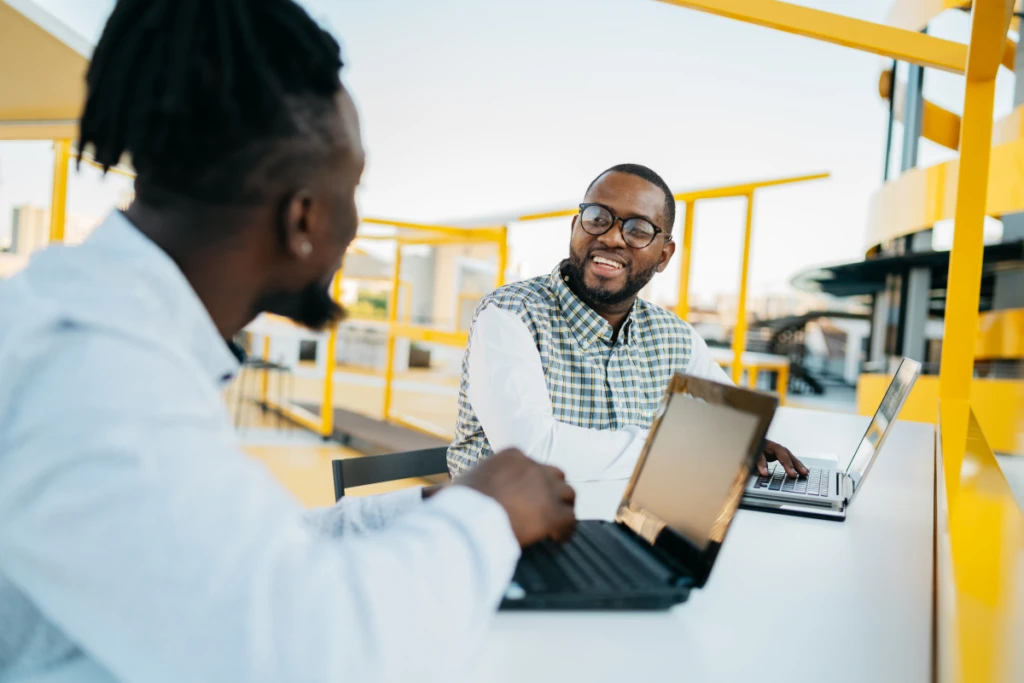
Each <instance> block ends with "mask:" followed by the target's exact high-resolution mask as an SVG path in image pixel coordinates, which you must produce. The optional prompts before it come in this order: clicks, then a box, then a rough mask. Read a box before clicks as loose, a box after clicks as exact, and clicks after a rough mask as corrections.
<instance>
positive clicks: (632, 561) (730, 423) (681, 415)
mask: <svg viewBox="0 0 1024 683" xmlns="http://www.w3.org/2000/svg"><path fill="white" fill-rule="evenodd" d="M777 406H778V400H777V399H776V398H775V397H774V396H769V395H765V394H759V393H756V392H752V391H748V390H745V389H740V388H737V387H731V386H725V385H722V384H717V383H715V382H710V381H708V380H703V379H698V378H695V377H690V376H687V375H678V374H677V375H676V376H675V377H674V378H673V379H672V381H671V383H670V384H669V387H668V390H667V391H666V393H665V398H664V399H663V400H662V404H661V407H660V408H659V410H658V415H657V417H656V418H655V420H654V424H653V425H652V427H651V431H650V434H649V435H648V437H647V443H646V444H645V445H644V450H643V452H642V453H641V455H640V459H639V460H638V461H637V465H636V468H635V469H634V470H633V476H632V478H631V479H630V481H629V485H628V486H627V487H626V492H625V493H624V494H623V496H622V502H621V503H620V504H619V509H618V512H617V514H616V515H615V521H614V522H605V521H597V520H584V521H581V522H580V523H579V528H578V529H577V531H576V534H575V536H574V537H573V539H572V541H570V542H569V543H566V544H557V543H554V542H552V541H544V542H541V543H537V544H535V545H532V546H530V547H528V548H526V549H525V550H524V551H523V556H522V558H521V559H520V560H519V565H518V566H517V567H516V572H515V576H514V577H513V579H512V584H511V585H510V586H509V588H508V591H507V592H506V593H505V598H504V600H503V601H502V603H501V607H502V609H549V610H554V609H571V610H582V609H601V610H609V609H624V610H626V609H628V610H654V609H667V608H669V607H671V606H672V605H675V604H677V603H680V602H683V601H685V600H686V599H687V597H688V596H689V594H690V591H691V590H692V589H694V588H700V587H701V586H703V585H704V583H705V582H706V581H707V580H708V575H709V574H710V573H711V567H712V565H714V562H715V557H716V555H717V554H718V549H719V547H721V545H722V542H723V541H724V540H725V534H726V531H727V530H728V529H729V524H730V522H731V521H732V517H733V514H734V513H735V512H736V508H737V507H738V506H739V503H740V498H741V497H742V496H743V490H744V488H745V486H746V483H747V478H748V477H749V476H750V471H751V467H752V466H753V464H754V459H755V458H756V457H757V455H758V453H760V451H761V448H762V447H763V444H764V438H765V434H767V432H768V425H769V424H770V423H771V420H772V417H773V416H774V414H775V409H776V407H777Z"/></svg>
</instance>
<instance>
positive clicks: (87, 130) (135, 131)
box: [78, 0, 351, 204]
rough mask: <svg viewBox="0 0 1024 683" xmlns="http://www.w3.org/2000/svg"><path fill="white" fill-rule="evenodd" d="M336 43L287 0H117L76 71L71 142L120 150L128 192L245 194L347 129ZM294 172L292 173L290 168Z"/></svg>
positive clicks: (110, 152)
mask: <svg viewBox="0 0 1024 683" xmlns="http://www.w3.org/2000/svg"><path fill="white" fill-rule="evenodd" d="M341 66H342V61H341V50H340V48H339V46H338V43H337V41H335V40H334V38H332V37H331V35H330V34H328V33H327V32H326V31H324V30H323V29H321V28H320V27H319V26H318V25H317V24H316V22H314V21H313V20H312V19H311V18H310V17H309V15H308V14H307V13H306V12H305V10H303V9H302V8H301V7H299V6H298V5H297V4H295V2H293V1H292V0H118V2H117V5H116V6H115V7H114V11H113V13H112V14H111V15H110V18H109V19H108V21H107V25H106V27H105V28H104V30H103V35H102V37H101V38H100V41H99V44H98V45H97V46H96V50H95V52H94V54H93V58H92V62H91V64H90V65H89V70H88V72H87V74H86V84H87V87H88V97H87V99H86V103H85V110H84V112H83V114H82V119H81V132H80V139H79V145H78V149H79V150H80V152H79V162H80V161H81V154H82V151H84V150H85V149H86V147H87V146H90V147H91V148H92V152H93V156H94V158H95V160H96V161H97V162H98V163H99V164H100V165H102V167H103V169H104V172H105V171H106V170H108V169H109V168H110V167H111V166H114V165H116V164H117V163H118V162H119V161H120V160H121V158H122V155H124V154H125V153H127V154H128V155H130V158H131V163H132V164H133V165H134V167H135V171H136V195H137V196H138V197H139V198H140V199H143V200H146V201H147V202H149V203H152V204H160V203H164V202H166V201H174V199H175V198H184V199H186V200H192V201H200V202H209V203H215V204H217V203H219V204H251V203H256V202H259V201H261V200H263V199H265V198H266V195H267V194H268V192H269V191H270V190H271V189H272V188H274V186H275V183H281V182H287V181H291V182H293V181H294V179H295V177H296V175H295V174H305V173H310V172H315V170H316V168H318V167H319V166H318V164H319V163H320V162H323V163H326V162H327V161H328V160H329V159H331V158H334V155H336V154H338V153H343V152H344V151H345V149H347V146H348V145H349V144H351V141H347V140H344V139H340V138H342V137H343V135H341V134H340V133H339V131H338V130H336V128H337V126H336V125H332V123H331V122H332V121H333V120H334V117H335V116H336V112H337V106H336V100H335V97H336V96H337V94H338V93H339V92H340V90H341V87H342V86H341V81H340V79H339V71H340V69H341ZM299 177H301V176H299Z"/></svg>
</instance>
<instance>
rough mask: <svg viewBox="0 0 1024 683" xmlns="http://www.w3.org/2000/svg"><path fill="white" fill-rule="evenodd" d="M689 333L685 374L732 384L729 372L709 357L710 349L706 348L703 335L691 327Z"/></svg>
mask: <svg viewBox="0 0 1024 683" xmlns="http://www.w3.org/2000/svg"><path fill="white" fill-rule="evenodd" d="M690 335H691V338H692V340H693V341H692V343H691V344H690V362H689V363H688V364H687V366H686V374H688V375H693V376H694V377H700V378H701V379H707V380H711V381H712V382H718V383H719V384H728V385H729V386H733V381H732V378H731V377H729V374H728V373H727V372H726V371H725V370H723V369H722V366H721V365H719V364H718V363H717V361H715V359H714V358H712V357H711V351H709V350H708V344H707V342H706V341H704V339H703V337H701V336H700V335H699V334H697V331H696V330H694V329H692V328H691V330H690Z"/></svg>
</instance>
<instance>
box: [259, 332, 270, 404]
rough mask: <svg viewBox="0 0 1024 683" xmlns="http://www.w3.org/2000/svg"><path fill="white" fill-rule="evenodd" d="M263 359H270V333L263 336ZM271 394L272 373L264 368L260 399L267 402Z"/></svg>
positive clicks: (261, 374) (261, 376)
mask: <svg viewBox="0 0 1024 683" xmlns="http://www.w3.org/2000/svg"><path fill="white" fill-rule="evenodd" d="M263 360H265V361H269V360H270V335H269V334H268V335H264V337H263ZM269 394H270V373H269V372H268V371H267V370H263V371H262V372H261V373H260V401H262V402H263V403H266V402H267V397H268V396H269Z"/></svg>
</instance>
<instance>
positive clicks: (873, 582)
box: [467, 408, 934, 683]
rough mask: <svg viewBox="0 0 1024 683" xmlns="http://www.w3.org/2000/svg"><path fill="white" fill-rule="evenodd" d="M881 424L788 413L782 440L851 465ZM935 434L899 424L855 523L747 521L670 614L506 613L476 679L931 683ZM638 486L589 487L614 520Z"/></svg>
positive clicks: (586, 505) (590, 503)
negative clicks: (628, 490) (627, 490)
mask: <svg viewBox="0 0 1024 683" xmlns="http://www.w3.org/2000/svg"><path fill="white" fill-rule="evenodd" d="M866 426H867V418H862V417H856V416H852V415H843V414H839V413H824V412H814V411H807V410H800V409H795V408H781V409H780V410H779V412H778V413H777V415H776V417H775V421H774V422H773V424H772V429H771V432H770V434H769V436H770V437H771V438H772V439H774V440H776V441H779V442H780V443H783V444H784V445H786V446H788V447H789V448H791V449H792V450H793V451H794V452H795V453H796V454H797V456H798V457H799V455H800V454H801V453H805V454H808V455H809V454H811V453H812V452H818V453H821V452H829V451H831V452H833V453H836V454H839V455H840V456H841V461H842V462H843V463H844V464H845V461H846V460H848V459H849V457H850V455H852V452H853V449H854V447H855V446H856V444H857V442H858V440H859V439H860V437H861V436H862V434H863V431H864V429H865V428H866ZM933 438H934V428H933V427H932V425H927V424H922V423H909V422H901V423H898V424H897V425H896V426H895V427H894V428H893V431H892V433H891V434H890V435H889V438H888V441H887V442H886V444H885V446H884V448H883V450H882V452H881V453H880V455H879V459H878V462H877V463H876V464H875V467H874V469H872V470H871V472H870V474H869V476H868V478H867V479H865V482H866V483H865V485H864V488H863V489H862V491H861V492H860V493H859V494H858V497H857V499H856V501H855V502H854V503H853V505H852V506H851V508H850V511H849V516H848V519H847V520H846V521H845V522H833V521H825V520H816V519H807V518H801V517H790V516H785V515H776V514H770V513H766V512H753V511H747V510H741V511H739V512H738V513H737V515H736V518H735V519H734V521H733V524H732V527H731V529H730V531H729V534H728V536H727V537H726V540H725V543H724V545H723V546H722V550H721V552H720V554H719V556H718V560H717V562H716V563H715V567H714V570H713V571H712V573H711V577H710V579H709V580H708V583H707V585H706V586H705V587H704V588H703V589H700V590H697V591H694V592H693V593H692V594H691V596H690V599H689V600H688V601H687V602H685V603H683V604H682V605H678V606H676V607H675V608H674V609H672V610H671V611H669V612H662V613H642V612H636V613H585V612H577V613H553V612H534V613H507V612H502V613H499V615H498V617H497V619H496V621H495V624H494V626H493V628H492V630H491V633H490V634H488V636H487V637H486V639H485V643H484V645H483V649H482V652H480V654H479V657H478V658H477V661H476V662H475V664H474V668H473V672H472V673H471V675H470V676H469V678H467V680H473V681H510V682H511V681H516V682H519V681H524V682H531V683H532V682H533V681H558V682H559V683H562V682H565V681H588V682H590V681H629V682H639V681H754V682H756V683H767V682H769V681H815V682H820V681H829V682H830V683H832V682H838V681H857V682H858V683H859V682H861V681H924V680H926V679H927V678H928V676H929V670H930V669H929V662H930V653H931V610H932V514H933V512H932V509H933V470H934V451H933V448H934V446H933ZM624 487H625V482H607V483H601V484H584V485H579V486H578V487H577V494H578V504H577V511H578V513H579V516H580V517H601V518H609V517H611V516H612V515H614V511H615V507H616V506H617V503H618V499H619V497H620V496H621V494H622V490H623V488H624Z"/></svg>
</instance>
